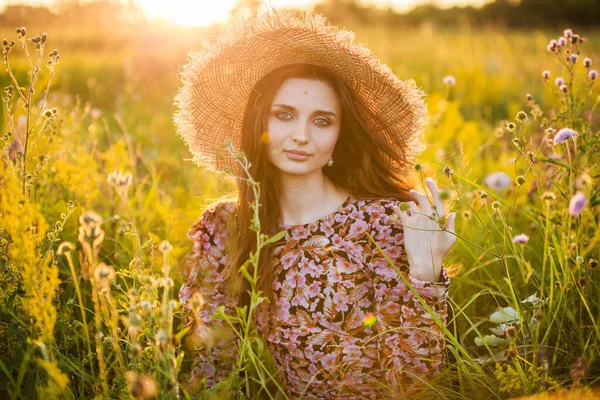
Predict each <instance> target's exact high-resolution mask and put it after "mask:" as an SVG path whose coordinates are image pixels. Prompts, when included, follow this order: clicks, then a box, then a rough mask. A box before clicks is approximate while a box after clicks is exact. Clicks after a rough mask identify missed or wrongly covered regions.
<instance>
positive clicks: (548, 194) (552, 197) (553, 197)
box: [542, 192, 556, 201]
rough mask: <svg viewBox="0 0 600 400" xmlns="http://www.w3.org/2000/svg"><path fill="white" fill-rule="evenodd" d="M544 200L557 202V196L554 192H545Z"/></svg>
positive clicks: (543, 194)
mask: <svg viewBox="0 0 600 400" xmlns="http://www.w3.org/2000/svg"><path fill="white" fill-rule="evenodd" d="M542 200H544V201H552V200H556V195H555V194H554V193H552V192H544V193H542Z"/></svg>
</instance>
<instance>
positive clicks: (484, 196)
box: [479, 192, 488, 199]
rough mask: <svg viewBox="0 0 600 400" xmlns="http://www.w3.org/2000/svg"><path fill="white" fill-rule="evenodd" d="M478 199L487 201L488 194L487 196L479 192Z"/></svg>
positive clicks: (485, 193)
mask: <svg viewBox="0 0 600 400" xmlns="http://www.w3.org/2000/svg"><path fill="white" fill-rule="evenodd" d="M479 197H480V198H482V199H487V198H488V194H487V192H481V193H479Z"/></svg>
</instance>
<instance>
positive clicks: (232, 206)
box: [187, 201, 237, 241]
mask: <svg viewBox="0 0 600 400" xmlns="http://www.w3.org/2000/svg"><path fill="white" fill-rule="evenodd" d="M236 209H237V204H236V202H234V201H220V202H215V203H211V204H210V205H209V206H207V207H206V208H205V210H204V211H203V212H202V214H201V215H200V217H198V219H197V220H196V222H194V224H192V226H191V227H190V229H189V231H188V234H187V236H188V238H189V239H190V240H193V241H198V240H200V239H202V238H205V239H206V238H207V236H208V237H213V236H214V235H215V234H216V233H217V232H219V231H223V230H224V229H226V227H227V223H228V222H229V221H230V219H231V218H232V217H233V216H234V215H235V213H236Z"/></svg>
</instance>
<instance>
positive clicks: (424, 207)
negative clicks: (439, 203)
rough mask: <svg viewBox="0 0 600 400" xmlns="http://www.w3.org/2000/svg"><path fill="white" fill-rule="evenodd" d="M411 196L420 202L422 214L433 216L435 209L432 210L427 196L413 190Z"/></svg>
mask: <svg viewBox="0 0 600 400" xmlns="http://www.w3.org/2000/svg"><path fill="white" fill-rule="evenodd" d="M410 194H411V195H412V196H413V197H414V198H415V199H416V200H417V201H418V202H419V205H420V206H421V212H422V213H424V214H428V215H431V213H432V212H433V209H432V208H431V204H429V199H428V198H427V196H425V195H424V194H423V193H421V192H418V191H416V190H411V191H410Z"/></svg>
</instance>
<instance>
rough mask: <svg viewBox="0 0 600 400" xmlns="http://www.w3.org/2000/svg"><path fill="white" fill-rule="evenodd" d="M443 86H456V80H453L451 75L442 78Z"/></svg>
mask: <svg viewBox="0 0 600 400" xmlns="http://www.w3.org/2000/svg"><path fill="white" fill-rule="evenodd" d="M444 84H445V85H448V86H454V85H456V79H454V77H453V76H452V75H448V76H446V77H444Z"/></svg>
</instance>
